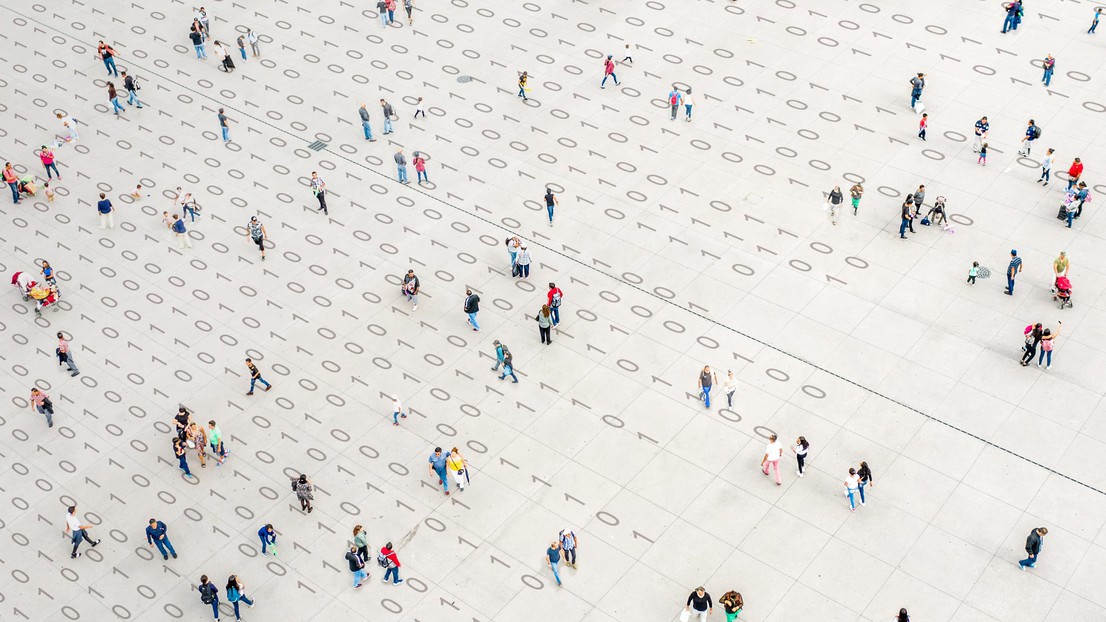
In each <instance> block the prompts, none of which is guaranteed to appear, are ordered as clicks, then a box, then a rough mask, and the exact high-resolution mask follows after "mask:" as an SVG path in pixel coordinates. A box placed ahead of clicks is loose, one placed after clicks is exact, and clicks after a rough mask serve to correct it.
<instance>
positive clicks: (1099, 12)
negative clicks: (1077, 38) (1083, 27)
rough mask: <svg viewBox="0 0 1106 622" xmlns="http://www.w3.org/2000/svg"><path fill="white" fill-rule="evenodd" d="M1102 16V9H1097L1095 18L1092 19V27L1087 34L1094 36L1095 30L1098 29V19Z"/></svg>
mask: <svg viewBox="0 0 1106 622" xmlns="http://www.w3.org/2000/svg"><path fill="white" fill-rule="evenodd" d="M1101 16H1102V7H1096V8H1095V10H1094V18H1093V19H1091V27H1090V28H1088V29H1087V34H1089V35H1093V34H1094V31H1095V28H1098V18H1099V17H1101Z"/></svg>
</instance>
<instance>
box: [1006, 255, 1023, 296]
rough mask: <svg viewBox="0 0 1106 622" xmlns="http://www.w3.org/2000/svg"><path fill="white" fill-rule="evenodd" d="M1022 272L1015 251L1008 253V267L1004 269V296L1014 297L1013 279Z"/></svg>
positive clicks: (1019, 259)
mask: <svg viewBox="0 0 1106 622" xmlns="http://www.w3.org/2000/svg"><path fill="white" fill-rule="evenodd" d="M1021 271H1022V258H1021V257H1018V251H1017V250H1011V251H1010V265H1009V266H1007V268H1006V295H1007V296H1013V295H1014V279H1015V278H1017V276H1018V273H1019V272H1021Z"/></svg>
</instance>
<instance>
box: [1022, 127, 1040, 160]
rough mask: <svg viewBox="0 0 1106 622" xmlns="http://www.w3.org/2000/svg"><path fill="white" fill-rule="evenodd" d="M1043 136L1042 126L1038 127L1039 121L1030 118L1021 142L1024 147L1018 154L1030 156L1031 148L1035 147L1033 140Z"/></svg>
mask: <svg viewBox="0 0 1106 622" xmlns="http://www.w3.org/2000/svg"><path fill="white" fill-rule="evenodd" d="M1040 137H1041V128H1039V127H1037V123H1036V122H1034V121H1033V119H1030V120H1029V123H1028V124H1026V127H1025V136H1022V140H1021V142H1022V143H1023V148H1022V149H1019V150H1018V155H1020V156H1025V157H1029V152H1030V150H1032V149H1033V141H1035V140H1037V139H1038V138H1040Z"/></svg>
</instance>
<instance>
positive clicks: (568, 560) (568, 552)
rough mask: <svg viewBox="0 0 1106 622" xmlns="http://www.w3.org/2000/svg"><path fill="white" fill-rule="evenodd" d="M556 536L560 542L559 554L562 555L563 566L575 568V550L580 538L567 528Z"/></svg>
mask: <svg viewBox="0 0 1106 622" xmlns="http://www.w3.org/2000/svg"><path fill="white" fill-rule="evenodd" d="M557 535H558V539H560V541H561V553H562V554H563V555H564V559H565V565H566V566H569V567H571V568H576V549H577V548H578V547H579V545H580V538H579V537H578V536H577V535H576V532H574V531H572V529H571V528H569V527H565V528H564V529H562V530H561V532H560V533H559V534H557Z"/></svg>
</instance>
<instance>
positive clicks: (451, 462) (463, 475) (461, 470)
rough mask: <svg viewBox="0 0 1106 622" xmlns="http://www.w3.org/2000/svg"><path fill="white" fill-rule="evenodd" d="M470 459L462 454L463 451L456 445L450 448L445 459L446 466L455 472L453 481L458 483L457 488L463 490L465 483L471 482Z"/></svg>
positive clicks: (451, 471)
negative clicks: (466, 458)
mask: <svg viewBox="0 0 1106 622" xmlns="http://www.w3.org/2000/svg"><path fill="white" fill-rule="evenodd" d="M468 465H469V461H468V460H465V457H464V456H462V455H461V451H460V450H459V449H457V448H456V447H454V448H453V449H450V450H449V456H448V457H447V458H446V459H445V468H446V469H447V470H448V471H449V472H450V473H452V474H453V481H454V482H456V483H457V490H461V491H463V490H464V489H465V484H467V483H468V482H469V472H468Z"/></svg>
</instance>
